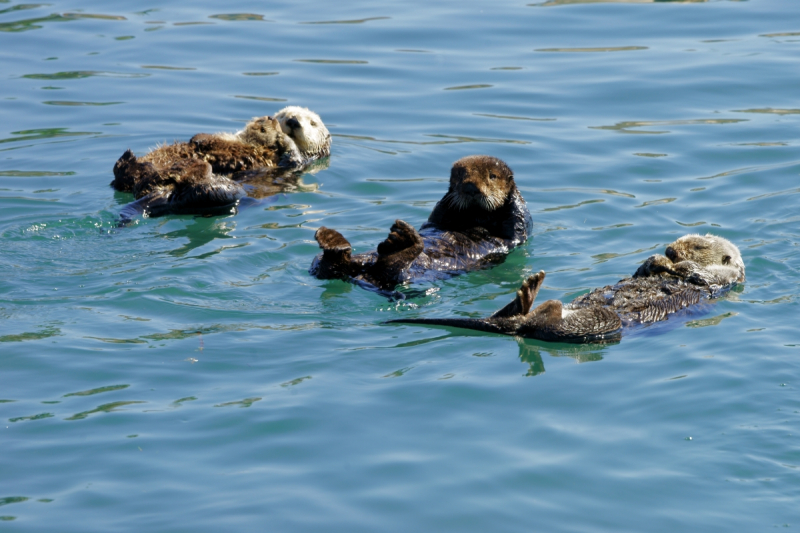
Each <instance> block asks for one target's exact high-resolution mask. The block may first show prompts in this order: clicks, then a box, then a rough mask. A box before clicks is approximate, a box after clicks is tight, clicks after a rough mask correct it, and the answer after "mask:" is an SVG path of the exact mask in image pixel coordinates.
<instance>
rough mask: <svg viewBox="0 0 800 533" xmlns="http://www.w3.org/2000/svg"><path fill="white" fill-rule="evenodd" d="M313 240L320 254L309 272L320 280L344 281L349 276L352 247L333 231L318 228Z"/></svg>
mask: <svg viewBox="0 0 800 533" xmlns="http://www.w3.org/2000/svg"><path fill="white" fill-rule="evenodd" d="M314 238H315V239H316V240H317V242H318V243H319V247H320V248H322V254H321V255H319V256H317V257H316V259H314V262H313V263H312V264H311V268H310V269H309V271H310V272H311V274H313V275H314V276H316V277H318V278H320V279H346V278H348V277H349V276H350V270H351V268H350V267H351V257H350V253H351V251H352V247H351V246H350V243H349V242H348V241H347V239H345V238H344V237H343V236H342V234H341V233H339V232H338V231H336V230H335V229H329V228H326V227H325V226H320V228H319V229H318V230H317V232H316V233H315V234H314Z"/></svg>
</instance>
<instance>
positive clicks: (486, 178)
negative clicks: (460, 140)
mask: <svg viewBox="0 0 800 533" xmlns="http://www.w3.org/2000/svg"><path fill="white" fill-rule="evenodd" d="M513 188H514V173H513V172H512V171H511V169H510V168H508V165H506V164H505V163H504V162H502V161H501V160H499V159H497V158H496V157H491V156H488V155H470V156H467V157H462V158H461V159H459V160H458V161H456V162H455V163H454V164H453V168H452V170H451V171H450V190H448V191H447V195H446V197H445V198H447V202H448V205H449V206H450V207H453V208H455V209H468V208H470V207H482V208H483V209H485V210H486V211H494V210H495V209H497V208H498V207H500V206H502V205H503V204H504V203H505V201H506V199H507V198H508V195H509V193H510V192H511V191H512V189H513Z"/></svg>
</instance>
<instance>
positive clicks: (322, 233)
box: [314, 226, 352, 253]
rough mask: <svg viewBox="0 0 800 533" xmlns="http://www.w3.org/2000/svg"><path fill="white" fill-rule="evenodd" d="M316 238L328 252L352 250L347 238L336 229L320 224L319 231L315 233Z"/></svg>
mask: <svg viewBox="0 0 800 533" xmlns="http://www.w3.org/2000/svg"><path fill="white" fill-rule="evenodd" d="M314 238H315V239H316V240H317V242H318V243H319V247H320V248H322V249H323V250H324V251H326V252H338V253H342V252H349V251H350V250H352V247H351V246H350V243H349V242H348V241H347V239H345V238H344V236H343V235H342V234H341V233H339V232H338V231H336V230H335V229H330V228H326V227H325V226H320V228H319V229H318V230H317V232H316V233H314Z"/></svg>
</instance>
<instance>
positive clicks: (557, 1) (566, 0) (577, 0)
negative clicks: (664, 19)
mask: <svg viewBox="0 0 800 533" xmlns="http://www.w3.org/2000/svg"><path fill="white" fill-rule="evenodd" d="M707 1H708V0H547V1H546V2H540V3H537V4H528V6H530V7H548V6H567V5H572V4H659V3H667V2H669V3H672V4H700V3H703V2H707Z"/></svg>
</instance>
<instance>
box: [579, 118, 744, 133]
mask: <svg viewBox="0 0 800 533" xmlns="http://www.w3.org/2000/svg"><path fill="white" fill-rule="evenodd" d="M738 122H747V119H743V118H700V119H689V120H634V121H624V122H617V123H616V124H614V125H613V126H589V128H590V129H593V130H614V131H618V132H620V133H636V134H648V135H657V134H662V133H672V132H671V131H669V130H664V131H638V130H634V129H632V128H644V127H649V126H692V125H695V124H736V123H738Z"/></svg>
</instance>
